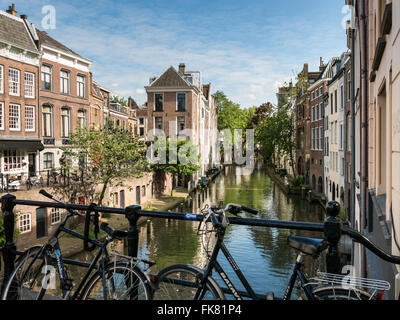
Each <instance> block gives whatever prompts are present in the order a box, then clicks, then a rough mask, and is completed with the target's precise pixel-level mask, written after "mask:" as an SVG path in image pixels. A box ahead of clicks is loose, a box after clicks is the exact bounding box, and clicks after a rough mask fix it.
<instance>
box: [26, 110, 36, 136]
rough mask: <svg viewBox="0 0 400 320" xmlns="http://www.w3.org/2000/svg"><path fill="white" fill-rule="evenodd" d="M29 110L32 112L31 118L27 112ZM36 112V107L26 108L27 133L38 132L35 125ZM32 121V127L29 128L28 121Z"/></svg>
mask: <svg viewBox="0 0 400 320" xmlns="http://www.w3.org/2000/svg"><path fill="white" fill-rule="evenodd" d="M28 110H32V116H31V117H30V118H28V114H27V111H28ZM35 111H36V108H35V106H25V131H26V132H35V131H36V125H35V121H36V118H35ZM28 119H29V120H30V121H32V126H31V127H28V121H27V120H28Z"/></svg>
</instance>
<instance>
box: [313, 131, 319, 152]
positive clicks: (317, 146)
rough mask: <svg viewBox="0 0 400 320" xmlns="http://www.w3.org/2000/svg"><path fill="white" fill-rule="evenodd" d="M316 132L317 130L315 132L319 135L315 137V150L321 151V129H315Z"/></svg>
mask: <svg viewBox="0 0 400 320" xmlns="http://www.w3.org/2000/svg"><path fill="white" fill-rule="evenodd" d="M314 130H315V131H314V132H316V133H317V134H316V137H315V149H316V150H319V128H315V129H314ZM314 134H315V133H314Z"/></svg>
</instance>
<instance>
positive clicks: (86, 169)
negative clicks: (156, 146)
mask: <svg viewBox="0 0 400 320" xmlns="http://www.w3.org/2000/svg"><path fill="white" fill-rule="evenodd" d="M63 151H64V154H65V156H66V159H67V161H66V162H65V166H66V170H68V171H71V170H73V168H74V167H75V168H76V166H77V165H78V166H79V171H80V173H81V179H80V182H78V183H70V184H69V186H67V187H59V188H58V191H59V193H61V194H63V195H64V196H65V197H67V199H68V197H71V196H76V195H85V196H86V199H88V200H90V201H91V202H95V203H97V204H98V205H102V203H103V200H104V196H105V193H106V190H107V188H108V187H110V186H117V185H123V181H124V180H126V179H127V178H132V177H140V176H142V174H143V173H144V172H146V171H147V170H148V164H147V162H146V158H145V154H146V146H145V144H144V143H142V142H140V141H139V137H133V136H132V134H131V133H130V132H128V131H125V130H122V129H120V128H114V127H112V126H108V127H106V128H105V129H102V130H95V129H88V128H79V129H78V130H77V133H76V134H73V135H72V136H71V147H67V148H63ZM98 185H101V191H100V192H99V193H98V192H96V189H97V186H98ZM68 200H71V199H68ZM74 200H76V199H74Z"/></svg>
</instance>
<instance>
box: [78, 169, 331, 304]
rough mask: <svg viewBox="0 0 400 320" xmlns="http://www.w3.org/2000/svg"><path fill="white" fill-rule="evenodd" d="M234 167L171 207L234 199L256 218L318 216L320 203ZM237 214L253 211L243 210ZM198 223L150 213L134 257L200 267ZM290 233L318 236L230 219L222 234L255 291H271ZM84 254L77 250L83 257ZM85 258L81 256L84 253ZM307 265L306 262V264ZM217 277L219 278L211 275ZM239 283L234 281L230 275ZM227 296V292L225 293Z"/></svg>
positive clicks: (281, 286) (284, 275)
mask: <svg viewBox="0 0 400 320" xmlns="http://www.w3.org/2000/svg"><path fill="white" fill-rule="evenodd" d="M238 169H239V170H240V168H234V167H226V168H225V170H224V171H223V172H222V174H221V175H220V176H219V177H218V178H217V179H216V180H215V182H214V183H212V184H211V185H210V187H209V188H208V189H206V190H201V191H198V192H196V193H194V194H192V195H191V197H190V198H189V200H188V201H187V202H186V203H184V204H182V205H180V206H179V207H178V208H176V209H175V210H174V211H180V212H194V213H200V210H201V209H202V208H203V207H204V206H205V205H206V204H207V205H212V204H219V202H221V201H222V202H223V203H224V204H227V203H229V202H232V203H238V204H241V205H245V206H248V207H252V208H256V209H258V210H260V215H259V218H263V219H279V220H285V221H307V222H321V221H322V220H323V212H322V209H321V208H320V207H318V206H313V205H310V204H308V203H307V202H305V201H302V200H301V199H293V198H288V197H287V196H286V195H285V194H284V193H283V192H282V191H281V190H280V189H279V187H278V186H277V185H275V183H274V182H273V181H272V180H271V179H270V178H269V177H268V176H267V174H266V173H265V171H263V170H262V169H256V170H255V171H254V172H253V174H252V175H240V171H238ZM243 217H251V218H254V216H251V215H247V214H243ZM198 225H199V224H198V223H191V222H186V221H176V220H160V219H152V220H149V221H148V222H147V224H146V225H144V226H141V228H140V243H139V254H138V256H139V257H140V258H146V259H150V260H153V261H155V262H156V263H157V265H156V266H155V267H154V269H153V270H152V271H153V272H156V271H157V270H161V269H162V268H164V267H166V266H168V265H171V264H176V263H183V264H194V265H196V266H198V267H203V266H204V265H205V264H206V263H207V255H206V252H205V249H204V247H203V245H202V241H201V237H200V236H199V235H198V234H197V231H198ZM291 234H296V235H305V236H317V237H318V236H321V235H320V234H315V233H312V232H299V231H289V230H282V229H267V228H261V227H246V226H236V225H235V226H234V225H231V226H230V227H229V228H228V230H227V234H226V245H227V247H228V249H229V250H230V252H231V254H232V255H233V257H234V258H235V260H236V262H237V263H238V265H239V267H240V268H241V269H242V271H243V272H244V273H245V275H246V277H247V279H248V281H249V282H250V284H251V285H252V287H253V288H254V289H255V291H256V292H258V293H265V292H266V291H275V292H276V293H277V294H278V295H281V294H282V293H283V292H284V290H285V288H286V286H287V283H288V280H289V279H288V277H289V275H290V273H291V271H292V268H293V264H294V262H295V258H296V252H295V251H294V250H292V249H290V248H289V247H288V246H287V237H288V236H289V235H291ZM86 256H87V254H83V255H80V258H81V259H82V258H83V259H85V257H86ZM86 258H87V257H86ZM219 262H220V263H221V265H222V266H223V268H224V269H225V271H226V272H227V274H228V275H229V277H230V278H231V279H232V280H235V279H236V277H235V275H234V272H233V270H231V268H230V266H229V264H228V262H227V261H226V259H225V258H224V257H223V256H220V257H219ZM307 267H308V271H310V269H311V267H312V266H311V263H310V262H308V264H307ZM216 280H217V281H218V282H221V279H218V278H217V279H216ZM234 283H235V284H236V285H237V286H238V288H239V289H243V288H241V286H240V285H239V283H240V282H239V281H238V280H237V281H234ZM228 298H230V297H228Z"/></svg>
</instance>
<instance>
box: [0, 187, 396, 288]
mask: <svg viewBox="0 0 400 320" xmlns="http://www.w3.org/2000/svg"><path fill="white" fill-rule="evenodd" d="M1 205H2V212H3V220H4V235H5V245H4V247H3V248H2V249H1V250H2V253H3V261H4V278H3V282H4V283H5V282H6V281H7V279H8V278H9V276H10V275H11V273H12V271H13V270H14V267H15V260H16V257H17V255H18V254H21V253H20V252H17V248H16V245H15V243H14V228H15V216H14V208H15V206H16V205H19V206H31V207H40V208H62V209H71V210H77V211H89V210H90V211H91V212H98V213H109V214H116V215H123V216H125V218H126V219H127V220H128V221H129V230H128V255H129V256H132V257H136V256H137V253H138V244H139V230H138V225H137V222H138V219H139V218H140V217H147V218H159V219H173V220H186V221H198V222H201V221H203V218H204V216H203V215H200V214H193V213H179V212H165V211H146V210H142V209H141V207H140V206H130V207H127V208H125V209H123V208H110V207H98V206H95V207H93V206H87V205H77V204H66V205H63V204H59V203H55V202H42V201H31V200H18V199H17V198H16V197H15V196H13V195H11V194H7V195H5V196H3V197H2V198H1ZM337 213H338V212H337ZM337 213H334V214H332V213H331V215H330V216H328V217H327V218H326V220H325V222H324V223H310V222H292V221H280V220H265V219H245V218H236V217H235V218H229V222H230V224H233V225H245V226H255V227H265V228H278V229H287V230H303V231H314V232H321V233H322V234H323V235H324V237H325V238H326V239H327V240H328V241H329V242H330V244H331V246H330V250H329V252H328V254H327V271H328V272H329V273H340V272H341V266H340V256H339V249H338V243H339V241H340V238H341V236H342V235H347V236H349V237H351V238H352V239H353V240H355V241H356V242H358V243H360V244H361V245H363V246H365V247H366V248H367V249H369V250H370V251H371V252H372V253H374V254H375V255H377V256H378V257H380V258H381V259H383V260H385V261H387V262H390V263H394V264H400V257H398V256H394V255H391V254H389V253H387V252H385V251H383V250H382V249H380V248H379V247H377V246H376V245H375V244H373V243H372V242H371V241H370V240H369V239H368V238H366V237H365V236H364V235H362V234H361V233H359V232H357V231H356V230H354V229H352V228H350V227H348V226H343V225H342V223H341V220H340V219H338V218H337ZM64 262H65V263H66V264H74V265H78V266H86V265H85V264H84V263H80V262H77V261H73V260H69V259H65V261H64Z"/></svg>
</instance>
